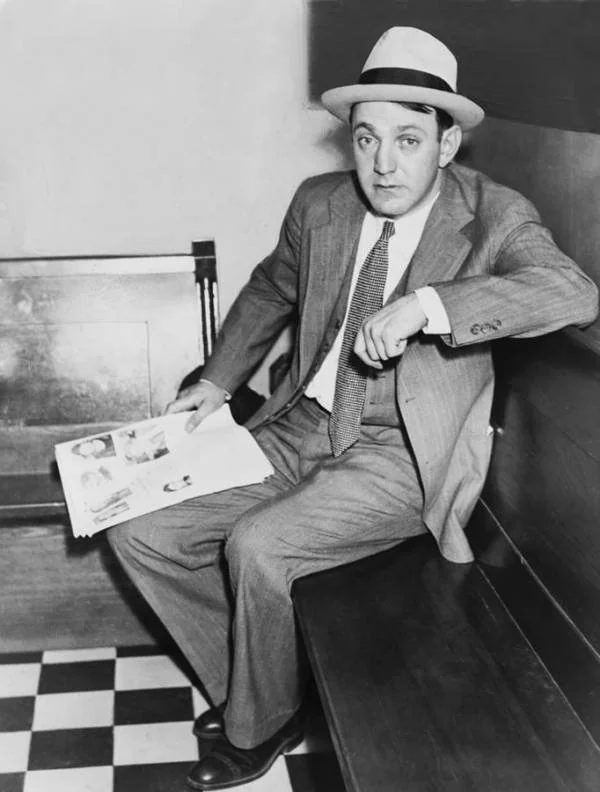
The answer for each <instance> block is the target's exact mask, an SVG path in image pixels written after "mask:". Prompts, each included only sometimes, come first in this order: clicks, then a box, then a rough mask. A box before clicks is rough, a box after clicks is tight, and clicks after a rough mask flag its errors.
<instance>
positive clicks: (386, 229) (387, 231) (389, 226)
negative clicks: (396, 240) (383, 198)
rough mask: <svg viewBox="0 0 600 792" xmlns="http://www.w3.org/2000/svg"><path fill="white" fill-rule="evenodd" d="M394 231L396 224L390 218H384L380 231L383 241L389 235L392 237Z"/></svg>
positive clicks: (385, 240) (386, 239)
mask: <svg viewBox="0 0 600 792" xmlns="http://www.w3.org/2000/svg"><path fill="white" fill-rule="evenodd" d="M395 233H396V226H395V225H394V224H393V222H392V221H391V220H386V221H385V223H384V224H383V231H382V232H381V237H380V239H381V240H382V241H384V242H387V241H388V239H389V238H390V237H393V236H394V234H395Z"/></svg>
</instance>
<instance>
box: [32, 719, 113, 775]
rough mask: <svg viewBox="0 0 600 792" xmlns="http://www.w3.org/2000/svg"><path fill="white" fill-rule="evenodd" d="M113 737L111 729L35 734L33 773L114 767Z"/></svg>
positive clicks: (33, 739) (65, 730)
mask: <svg viewBox="0 0 600 792" xmlns="http://www.w3.org/2000/svg"><path fill="white" fill-rule="evenodd" d="M112 758H113V735H112V729H111V728H110V727H106V728H99V729H96V728H94V729H60V730H58V731H41V732H33V733H32V735H31V750H30V753H29V769H30V770H55V769H65V768H67V767H94V766H97V765H111V764H112Z"/></svg>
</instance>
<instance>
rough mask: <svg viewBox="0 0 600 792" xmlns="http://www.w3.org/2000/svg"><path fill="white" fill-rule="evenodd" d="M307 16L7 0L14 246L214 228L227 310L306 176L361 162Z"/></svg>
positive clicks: (227, 6)
mask: <svg viewBox="0 0 600 792" xmlns="http://www.w3.org/2000/svg"><path fill="white" fill-rule="evenodd" d="M307 29H308V11H307V4H306V2H305V0H0V258H2V257H20V256H46V255H48V256H50V255H63V254H67V255H72V254H122V253H172V252H175V253H185V252H188V251H189V249H190V242H191V240H193V239H202V238H207V237H209V238H214V239H215V240H216V245H217V259H218V266H219V280H220V295H221V311H222V314H224V312H225V311H226V310H227V309H228V308H229V306H230V304H231V302H232V301H233V299H234V297H235V295H236V294H237V292H238V291H239V289H240V288H241V286H242V284H243V283H244V282H245V281H246V279H247V277H248V275H249V273H250V271H251V269H252V267H253V266H254V265H255V264H256V263H257V262H258V261H259V260H260V259H261V258H262V257H263V256H264V255H266V254H267V253H268V252H269V251H270V249H271V248H272V246H273V244H274V242H275V240H276V237H277V233H278V230H279V225H280V222H281V220H282V217H283V214H284V212H285V209H286V207H287V204H288V201H289V199H290V198H291V195H292V193H293V191H294V189H295V187H296V186H297V184H298V183H299V181H300V180H301V179H302V178H304V177H305V176H307V175H310V174H313V173H318V172H322V171H325V170H330V169H335V168H339V167H342V166H344V164H345V161H344V158H343V155H341V154H339V153H338V151H337V148H336V145H335V143H334V138H336V136H337V135H336V133H337V132H338V131H339V125H338V123H337V122H336V121H335V120H334V119H332V118H331V117H330V116H329V115H328V114H327V113H326V112H325V111H323V110H320V109H318V108H317V107H315V106H314V105H312V106H311V105H310V104H309V101H308V45H307ZM266 381H267V380H266V373H265V370H263V373H262V374H260V375H259V376H258V377H257V378H255V380H254V384H255V386H256V387H257V388H259V389H260V390H263V391H264V390H265V387H266Z"/></svg>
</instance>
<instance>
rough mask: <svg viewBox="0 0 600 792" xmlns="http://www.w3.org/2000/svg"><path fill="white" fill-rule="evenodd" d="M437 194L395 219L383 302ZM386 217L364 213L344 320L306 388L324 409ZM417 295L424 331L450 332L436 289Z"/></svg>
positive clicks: (413, 247)
mask: <svg viewBox="0 0 600 792" xmlns="http://www.w3.org/2000/svg"><path fill="white" fill-rule="evenodd" d="M438 195H439V193H436V194H435V195H434V196H433V197H432V198H431V200H429V201H428V202H427V203H426V204H424V205H423V206H420V207H419V208H418V209H415V210H414V211H412V212H409V213H408V214H406V215H403V216H402V217H399V218H398V219H397V220H395V221H394V226H395V233H394V235H393V236H392V237H391V238H390V240H389V242H388V273H387V279H386V283H385V288H384V292H383V301H384V303H385V301H386V300H387V299H388V297H389V296H390V294H391V293H392V292H393V291H394V289H395V288H396V286H397V284H398V281H399V280H400V278H401V277H402V276H403V274H404V272H405V270H406V268H407V267H408V265H409V263H410V260H411V258H412V257H413V254H414V252H415V250H416V249H417V245H418V244H419V241H420V239H421V235H422V234H423V228H424V227H425V223H426V221H427V218H428V217H429V213H430V211H431V208H432V207H433V204H434V203H435V201H436V199H437V197H438ZM386 219H387V218H385V217H378V216H377V215H374V214H371V213H370V212H367V214H366V215H365V219H364V220H363V224H362V229H361V232H360V238H359V241H358V249H357V251H356V259H355V261H354V269H353V272H352V282H351V285H350V293H349V295H348V304H347V306H346V315H345V317H344V323H343V325H342V327H341V328H340V331H339V333H338V334H337V336H336V339H335V341H334V343H333V345H332V347H331V349H330V350H329V352H328V354H327V357H326V358H325V360H324V361H323V363H322V365H321V367H320V368H319V370H318V371H317V373H316V374H315V376H314V377H313V378H312V380H311V381H310V382H309V384H308V387H307V388H306V395H307V396H309V397H310V398H312V399H316V400H317V401H318V402H319V404H321V406H322V407H325V409H326V410H329V411H331V407H332V404H333V395H334V392H335V380H336V375H337V367H338V361H339V357H340V352H341V349H342V340H343V338H344V329H345V327H346V320H347V318H348V310H349V308H350V303H351V301H352V295H353V293H354V289H355V287H356V281H357V280H358V275H359V272H360V269H361V267H362V265H363V263H364V261H365V259H366V257H367V256H368V255H369V252H370V251H371V248H372V247H373V245H374V244H375V243H376V242H377V240H378V239H379V237H380V236H381V232H382V230H383V224H384V222H385V221H386ZM415 294H416V295H417V297H418V299H419V302H420V304H421V308H422V309H423V313H424V314H425V316H426V317H427V324H426V326H425V327H424V328H423V332H424V333H432V334H440V335H441V334H442V333H449V332H450V324H449V321H448V316H447V314H446V311H445V309H444V306H443V304H442V301H441V300H440V298H439V297H438V295H437V293H436V291H435V289H433V288H432V287H431V286H425V287H424V288H422V289H416V290H415Z"/></svg>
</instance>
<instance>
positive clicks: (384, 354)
mask: <svg viewBox="0 0 600 792" xmlns="http://www.w3.org/2000/svg"><path fill="white" fill-rule="evenodd" d="M384 333H385V331H384V330H382V328H381V326H378V327H374V328H373V329H372V330H371V341H372V343H373V346H374V347H375V351H376V354H377V358H378V359H379V360H388V358H389V357H390V355H389V352H388V346H387V344H386V341H385V334H384Z"/></svg>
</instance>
